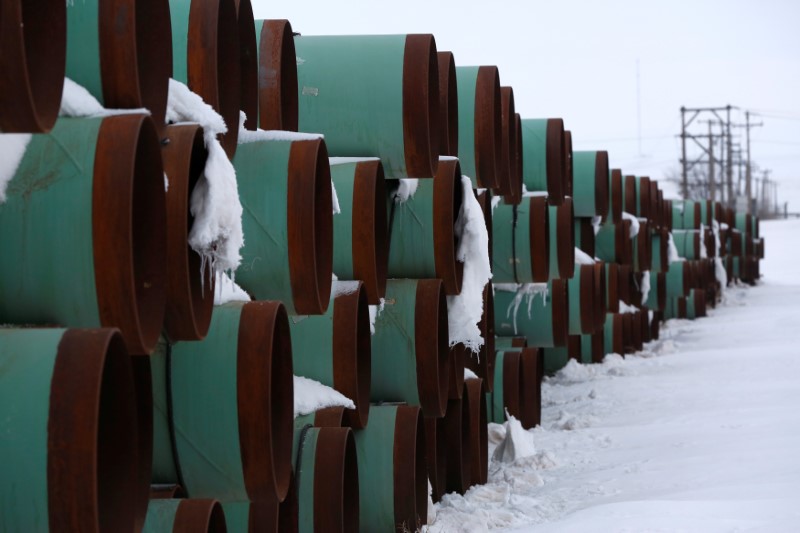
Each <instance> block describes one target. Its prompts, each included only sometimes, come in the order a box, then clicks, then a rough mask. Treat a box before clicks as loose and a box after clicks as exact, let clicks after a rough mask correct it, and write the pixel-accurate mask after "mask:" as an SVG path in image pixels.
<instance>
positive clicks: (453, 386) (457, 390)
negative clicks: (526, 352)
mask: <svg viewBox="0 0 800 533" xmlns="http://www.w3.org/2000/svg"><path fill="white" fill-rule="evenodd" d="M466 350H467V348H466V347H465V346H464V344H463V343H458V344H456V345H455V346H451V347H450V385H449V388H448V393H447V398H448V399H449V400H460V399H461V396H462V394H463V392H464V365H465V361H466V358H467V354H466Z"/></svg>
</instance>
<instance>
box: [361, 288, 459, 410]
mask: <svg viewBox="0 0 800 533" xmlns="http://www.w3.org/2000/svg"><path fill="white" fill-rule="evenodd" d="M447 328H448V324H447V303H446V301H445V294H444V287H443V285H442V282H441V280H438V279H427V280H416V279H408V280H389V282H388V283H387V285H386V302H385V306H384V309H383V311H382V312H381V313H379V314H378V316H377V318H376V320H375V334H374V335H372V386H371V390H370V396H371V400H372V401H373V402H385V401H388V402H407V403H409V404H411V405H419V406H421V408H422V411H423V412H424V414H425V416H444V412H445V408H446V401H447V396H448V391H449V377H450V373H449V368H448V366H449V364H450V350H449V347H448V343H449V338H448V334H447ZM370 418H371V416H370Z"/></svg>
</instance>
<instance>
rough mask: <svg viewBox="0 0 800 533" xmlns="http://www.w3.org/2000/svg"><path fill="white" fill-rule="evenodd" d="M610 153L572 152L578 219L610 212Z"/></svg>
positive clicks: (575, 203)
mask: <svg viewBox="0 0 800 533" xmlns="http://www.w3.org/2000/svg"><path fill="white" fill-rule="evenodd" d="M608 182H609V168H608V152H606V151H573V152H572V201H573V204H574V209H575V216H576V217H595V216H605V215H606V213H607V212H608Z"/></svg>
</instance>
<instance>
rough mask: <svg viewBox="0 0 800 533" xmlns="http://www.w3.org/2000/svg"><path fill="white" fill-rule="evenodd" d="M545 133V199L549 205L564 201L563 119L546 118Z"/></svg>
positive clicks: (565, 165) (559, 203)
mask: <svg viewBox="0 0 800 533" xmlns="http://www.w3.org/2000/svg"><path fill="white" fill-rule="evenodd" d="M545 135H546V136H547V137H546V142H547V147H546V148H545V158H546V160H547V162H546V165H547V201H548V203H549V204H550V205H561V202H563V201H564V173H565V172H566V167H567V164H566V161H565V160H564V121H563V120H562V119H560V118H549V119H547V132H546V134H545Z"/></svg>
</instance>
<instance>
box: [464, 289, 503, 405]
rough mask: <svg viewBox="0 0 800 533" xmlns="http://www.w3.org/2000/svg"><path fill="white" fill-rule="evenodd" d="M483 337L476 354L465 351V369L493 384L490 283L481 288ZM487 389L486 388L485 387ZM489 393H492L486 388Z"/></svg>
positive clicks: (493, 352)
mask: <svg viewBox="0 0 800 533" xmlns="http://www.w3.org/2000/svg"><path fill="white" fill-rule="evenodd" d="M478 328H479V329H480V331H481V336H482V337H483V345H482V346H481V347H480V350H479V351H478V354H477V356H476V354H474V353H472V352H466V351H465V358H466V360H465V365H464V366H465V367H466V368H469V369H470V370H472V371H473V372H474V373H475V375H477V376H478V377H480V378H482V379H483V381H484V383H494V360H495V355H496V354H495V347H494V290H493V289H492V284H491V282H489V283H487V284H486V286H485V287H484V288H483V315H482V316H481V321H480V323H479V324H478ZM487 388H488V387H487ZM488 390H489V392H491V391H492V389H491V388H488Z"/></svg>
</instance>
